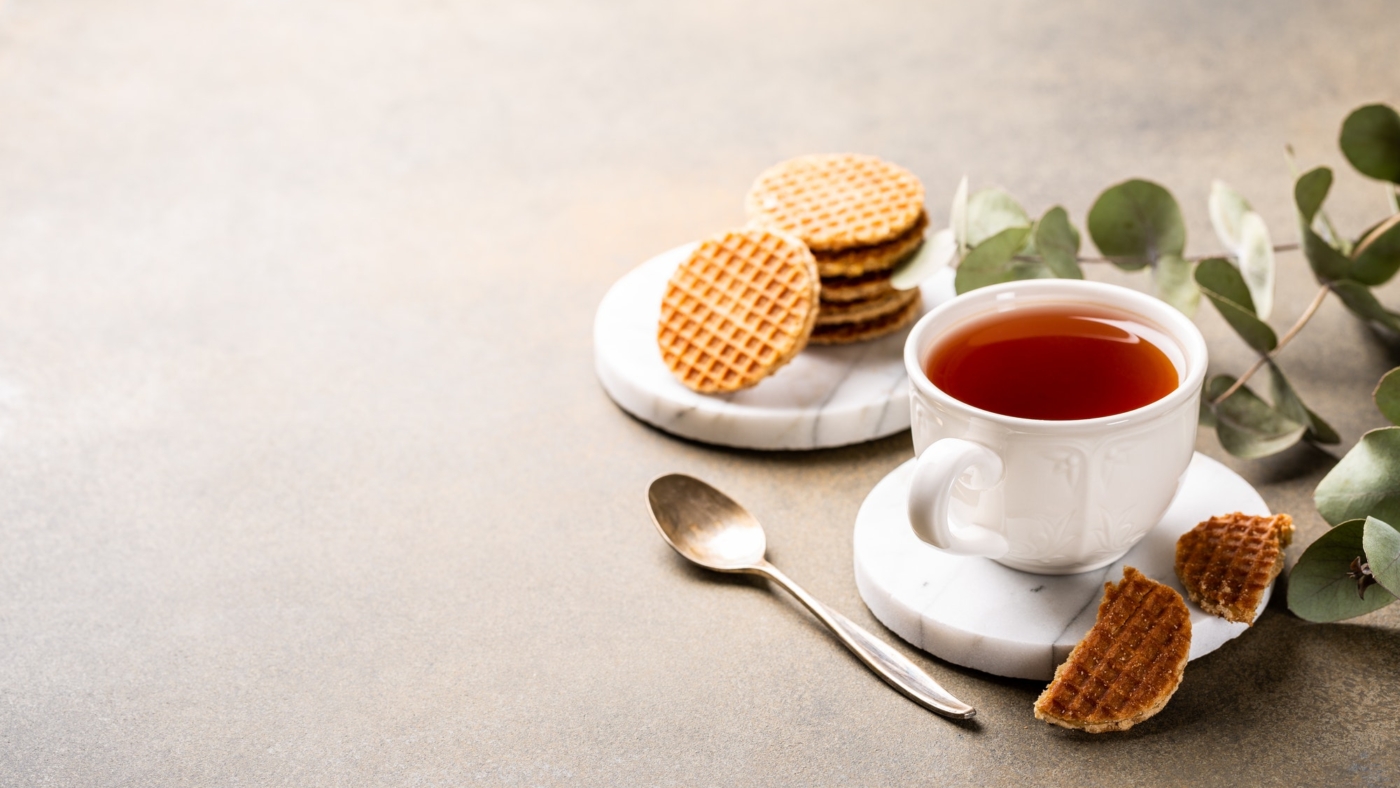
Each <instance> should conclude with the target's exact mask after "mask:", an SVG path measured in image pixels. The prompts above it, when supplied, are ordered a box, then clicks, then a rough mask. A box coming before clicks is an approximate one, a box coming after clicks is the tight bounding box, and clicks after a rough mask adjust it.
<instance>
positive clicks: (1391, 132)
mask: <svg viewBox="0 0 1400 788" xmlns="http://www.w3.org/2000/svg"><path fill="white" fill-rule="evenodd" d="M1339 141H1340V143H1341V146H1342V153H1343V154H1345V155H1346V157H1347V161H1349V162H1351V166H1353V167H1355V168H1356V169H1357V170H1358V171H1360V172H1361V174H1362V175H1368V176H1370V177H1372V178H1376V179H1377V180H1382V181H1390V182H1391V183H1400V115H1396V114H1395V110H1393V109H1391V108H1390V107H1388V106H1386V105H1384V104H1368V105H1366V106H1364V107H1358V108H1357V109H1355V110H1353V111H1352V113H1351V114H1350V115H1348V116H1347V119H1346V120H1345V121H1343V122H1342V136H1341V139H1340V140H1339Z"/></svg>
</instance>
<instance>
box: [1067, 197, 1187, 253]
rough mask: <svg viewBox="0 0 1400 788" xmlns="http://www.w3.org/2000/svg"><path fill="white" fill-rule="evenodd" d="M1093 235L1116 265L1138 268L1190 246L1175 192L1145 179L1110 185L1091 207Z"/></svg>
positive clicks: (1090, 235)
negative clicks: (1187, 244) (1187, 245)
mask: <svg viewBox="0 0 1400 788" xmlns="http://www.w3.org/2000/svg"><path fill="white" fill-rule="evenodd" d="M1088 227H1089V237H1091V238H1093V239H1094V245H1095V246H1097V247H1098V248H1099V251H1100V252H1102V253H1103V254H1104V255H1105V256H1107V257H1109V258H1113V263H1114V265H1117V266H1118V267H1119V268H1123V269H1125V270H1136V269H1138V268H1142V267H1144V266H1147V265H1151V264H1152V263H1155V262H1156V261H1157V260H1158V259H1159V258H1161V257H1165V256H1169V255H1170V256H1175V257H1180V256H1181V254H1182V252H1183V251H1185V249H1186V223H1185V222H1183V221H1182V219H1181V207H1180V206H1179V205H1177V202H1176V198H1175V197H1173V196H1172V193H1171V192H1169V191H1167V190H1166V189H1164V188H1162V187H1161V186H1159V185H1157V184H1155V183H1153V182H1151V181H1144V180H1130V181H1124V182H1122V183H1120V184H1117V185H1116V186H1110V187H1109V188H1108V189H1106V190H1105V191H1104V192H1103V194H1100V195H1099V196H1098V199H1096V200H1094V205H1093V207H1092V208H1090V209H1089V219H1088Z"/></svg>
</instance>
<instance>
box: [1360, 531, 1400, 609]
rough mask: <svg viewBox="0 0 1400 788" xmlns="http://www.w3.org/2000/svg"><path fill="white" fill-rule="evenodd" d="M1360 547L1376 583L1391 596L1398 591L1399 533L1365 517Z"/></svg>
mask: <svg viewBox="0 0 1400 788" xmlns="http://www.w3.org/2000/svg"><path fill="white" fill-rule="evenodd" d="M1361 546H1362V547H1363V548H1365V550H1366V563H1367V564H1369V567H1368V568H1369V569H1370V570H1371V576H1372V577H1374V578H1375V579H1376V582H1377V583H1380V584H1381V585H1382V586H1384V587H1385V590H1387V591H1389V592H1390V593H1391V594H1394V593H1395V592H1397V591H1400V531H1396V530H1395V529H1394V528H1392V527H1390V523H1387V522H1385V521H1383V520H1377V519H1376V518H1374V517H1367V518H1366V527H1365V529H1364V530H1363V532H1362V534H1361Z"/></svg>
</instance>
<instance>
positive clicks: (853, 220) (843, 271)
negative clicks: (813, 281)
mask: <svg viewBox="0 0 1400 788" xmlns="http://www.w3.org/2000/svg"><path fill="white" fill-rule="evenodd" d="M745 209H746V210H747V212H748V216H749V220H750V222H751V223H753V224H755V225H758V226H762V227H768V228H771V229H775V230H778V231H781V232H786V233H791V234H792V235H794V236H796V237H797V238H799V239H801V240H802V242H803V243H805V244H807V246H808V247H809V248H810V249H811V250H812V254H813V255H814V256H815V257H816V261H817V270H818V272H819V273H820V274H821V305H820V309H819V310H818V312H817V324H816V328H815V329H814V330H813V331H812V337H811V342H812V343H813V344H819V345H823V344H825V345H830V344H845V343H848V342H858V341H860V340H863V339H873V338H875V337H878V336H883V335H885V334H888V333H890V332H892V331H895V330H897V329H899V328H902V327H903V326H905V325H908V324H909V323H910V322H912V321H913V320H914V318H916V317H918V316H919V313H920V311H921V310H920V307H921V304H920V300H919V291H918V289H917V288H915V289H913V290H896V289H895V288H894V286H893V285H891V284H890V276H891V274H893V273H894V268H895V265H897V264H898V263H899V262H900V261H902V260H904V259H905V258H907V257H909V256H910V255H912V254H914V252H915V251H917V250H918V248H919V246H920V245H922V244H923V242H924V230H925V228H927V226H928V216H927V215H926V214H925V213H924V186H923V184H922V183H920V182H919V179H918V178H917V177H915V176H914V174H913V173H911V172H909V171H908V170H906V169H904V168H903V167H898V166H895V165H893V164H890V163H889V162H886V161H883V160H881V159H878V158H876V157H874V156H863V155H860V154H854V153H842V154H825V155H818V156H799V157H798V158H795V159H788V160H787V161H784V162H781V163H779V164H776V165H774V166H772V167H769V168H768V169H767V170H764V171H763V172H762V173H760V174H759V176H758V178H757V179H756V180H755V181H754V184H753V186H752V187H751V188H750V189H749V194H748V197H747V199H746V200H745Z"/></svg>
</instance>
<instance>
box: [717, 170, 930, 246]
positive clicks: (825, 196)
mask: <svg viewBox="0 0 1400 788" xmlns="http://www.w3.org/2000/svg"><path fill="white" fill-rule="evenodd" d="M745 208H746V210H747V211H748V215H749V218H750V219H751V220H754V221H756V222H758V223H760V224H762V225H765V226H768V227H773V228H776V229H779V230H782V231H784V232H789V233H792V234H793V235H795V236H797V237H798V238H800V239H802V242H803V243H805V244H807V245H808V246H809V247H811V248H812V249H813V250H836V249H848V248H850V247H853V246H870V245H873V244H878V243H883V242H885V241H888V240H890V239H892V238H894V237H895V236H897V235H899V234H901V233H903V232H905V231H906V230H908V229H909V228H910V227H911V226H912V225H913V224H914V222H915V221H916V220H917V219H918V217H919V214H920V213H922V212H923V209H924V186H923V184H922V183H920V182H919V179H918V178H917V177H915V176H914V174H913V173H911V172H909V171H908V170H906V169H904V168H903V167H899V166H897V165H894V164H890V163H889V162H887V161H884V160H882V159H879V158H876V157H874V156H865V155H861V154H855V153H840V154H823V155H816V156H799V157H797V158H795V159H788V160H787V161H784V162H779V163H778V164H775V165H774V166H772V167H769V168H768V169H766V170H764V171H763V172H762V173H759V176H758V178H757V179H756V180H755V181H754V183H753V186H752V187H750V189H749V193H748V196H747V198H746V199H745Z"/></svg>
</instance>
